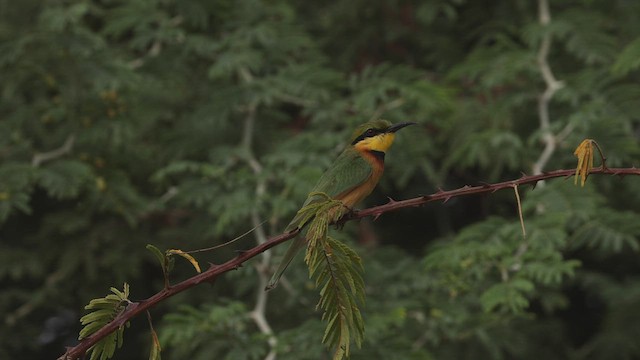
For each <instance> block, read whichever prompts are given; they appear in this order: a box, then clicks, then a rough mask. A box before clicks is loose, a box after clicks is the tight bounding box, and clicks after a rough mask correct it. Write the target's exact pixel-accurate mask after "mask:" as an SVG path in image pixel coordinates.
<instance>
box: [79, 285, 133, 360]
mask: <svg viewBox="0 0 640 360" xmlns="http://www.w3.org/2000/svg"><path fill="white" fill-rule="evenodd" d="M111 292H112V293H113V294H109V295H107V296H105V297H103V298H98V299H93V300H91V301H90V302H89V304H88V305H87V306H85V307H84V308H85V309H87V310H93V311H92V312H90V313H88V314H87V315H85V316H83V317H82V318H81V319H80V323H81V324H82V325H85V327H84V328H82V330H80V335H79V336H78V340H82V339H84V338H87V337H89V336H91V334H93V333H94V332H96V331H98V330H100V329H101V328H102V327H103V326H105V325H107V324H108V323H110V322H111V321H113V319H115V318H116V317H117V316H118V315H119V314H120V313H121V312H122V311H124V310H125V308H126V306H127V304H128V303H129V284H127V283H124V289H123V291H120V290H118V289H116V288H113V287H112V288H111ZM125 327H129V323H128V322H127V323H126V324H125V325H123V326H120V327H119V328H118V330H116V331H114V332H112V333H111V334H109V335H107V336H105V337H104V338H103V339H102V340H100V341H99V342H97V343H96V344H95V345H93V346H92V347H91V348H89V350H88V352H90V353H91V358H90V360H98V359H100V360H107V359H110V358H111V357H112V356H113V354H114V353H115V351H116V348H120V347H121V346H122V342H123V341H122V337H123V334H124V328H125Z"/></svg>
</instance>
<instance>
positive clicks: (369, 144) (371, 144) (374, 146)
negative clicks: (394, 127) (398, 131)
mask: <svg viewBox="0 0 640 360" xmlns="http://www.w3.org/2000/svg"><path fill="white" fill-rule="evenodd" d="M395 137H396V135H395V134H394V133H384V134H378V135H376V136H372V137H368V138H365V139H362V140H360V141H359V142H358V143H357V144H355V148H356V149H357V150H360V151H366V150H373V151H381V152H386V151H387V149H389V148H390V147H391V144H393V139H395Z"/></svg>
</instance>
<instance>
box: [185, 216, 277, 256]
mask: <svg viewBox="0 0 640 360" xmlns="http://www.w3.org/2000/svg"><path fill="white" fill-rule="evenodd" d="M266 222H267V220H265V221H263V222H261V223H259V224H258V225H256V226H254V227H252V228H251V229H249V230H247V231H246V232H245V233H244V234H242V235H239V236H236V237H235V238H233V239H231V240H229V241H227V242H225V243H222V244H219V245H216V246H212V247H208V248H204V249H197V250H191V251H184V253H185V254H194V253H199V252H205V251H211V250H216V249H220V248H221V247H225V246H227V245H231V244H233V243H234V242H236V241H238V240H240V239H242V238H243V237H245V236H247V235H249V234H251V233H252V232H254V231H255V230H256V229H257V228H259V227H260V226H262V225H264V223H266Z"/></svg>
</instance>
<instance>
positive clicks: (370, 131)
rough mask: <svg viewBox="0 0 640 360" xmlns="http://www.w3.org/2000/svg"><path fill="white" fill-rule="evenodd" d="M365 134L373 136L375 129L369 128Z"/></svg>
mask: <svg viewBox="0 0 640 360" xmlns="http://www.w3.org/2000/svg"><path fill="white" fill-rule="evenodd" d="M365 134H367V136H372V135H373V134H374V131H373V129H367V131H366V133H365Z"/></svg>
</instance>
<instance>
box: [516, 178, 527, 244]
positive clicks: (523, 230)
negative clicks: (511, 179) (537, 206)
mask: <svg viewBox="0 0 640 360" xmlns="http://www.w3.org/2000/svg"><path fill="white" fill-rule="evenodd" d="M513 191H514V192H515V193H516V202H517V203H518V216H519V217H520V226H521V227H522V238H523V239H526V238H527V230H526V229H525V227H524V218H523V217H522V203H521V202H520V192H518V185H513Z"/></svg>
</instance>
